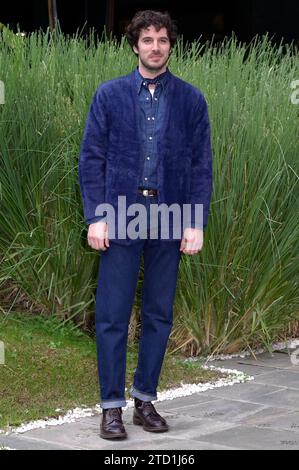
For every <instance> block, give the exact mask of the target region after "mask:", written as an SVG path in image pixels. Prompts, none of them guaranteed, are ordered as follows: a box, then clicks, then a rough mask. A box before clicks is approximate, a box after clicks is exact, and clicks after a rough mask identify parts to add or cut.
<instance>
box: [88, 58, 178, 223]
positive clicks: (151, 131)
mask: <svg viewBox="0 0 299 470" xmlns="http://www.w3.org/2000/svg"><path fill="white" fill-rule="evenodd" d="M166 71H167V74H166V75H164V76H163V77H162V79H161V81H160V82H158V83H157V85H156V86H155V89H154V93H153V95H152V93H151V92H150V91H149V88H148V86H147V85H146V83H145V82H144V79H143V77H142V75H141V74H140V72H139V68H138V66H137V67H136V69H135V70H134V73H135V79H136V92H137V94H138V100H139V103H140V108H141V110H142V113H141V114H142V122H141V136H142V142H141V148H142V154H143V158H144V160H143V171H142V175H141V179H140V181H139V186H141V187H143V188H150V189H157V165H158V157H159V156H158V154H157V140H158V134H159V132H160V129H161V126H162V124H163V119H164V115H165V88H166V86H167V81H168V72H169V70H168V67H166ZM152 91H153V90H152ZM99 220H102V221H103V222H106V221H107V217H106V215H103V216H97V217H94V218H93V219H92V220H91V221H90V223H94V222H98V221H99Z"/></svg>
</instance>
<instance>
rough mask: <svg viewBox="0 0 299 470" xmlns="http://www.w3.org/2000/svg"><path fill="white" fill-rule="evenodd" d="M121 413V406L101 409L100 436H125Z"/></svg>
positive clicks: (105, 437) (110, 437)
mask: <svg viewBox="0 0 299 470" xmlns="http://www.w3.org/2000/svg"><path fill="white" fill-rule="evenodd" d="M121 415H122V409H121V408H108V409H103V417H102V422H101V431H100V436H101V437H102V438H103V439H117V438H120V439H124V438H126V437H127V433H126V430H125V428H124V425H123V422H122V416H121Z"/></svg>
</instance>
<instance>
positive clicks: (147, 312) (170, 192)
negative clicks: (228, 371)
mask: <svg viewBox="0 0 299 470" xmlns="http://www.w3.org/2000/svg"><path fill="white" fill-rule="evenodd" d="M126 37H127V39H128V41H129V44H130V45H131V47H132V49H133V51H134V53H135V54H136V55H137V56H138V66H137V67H136V69H135V70H134V71H133V72H132V73H130V74H128V75H125V76H121V77H119V78H115V79H112V80H108V81H107V82H105V83H103V84H101V85H100V86H99V87H98V89H97V91H96V93H95V95H94V97H93V100H92V103H91V107H90V110H89V114H88V117H87V122H86V127H85V133H84V137H83V141H82V146H81V153H80V159H79V181H80V187H81V193H82V199H83V207H84V214H85V220H86V223H87V224H89V228H88V244H89V245H90V246H91V247H92V248H94V249H96V250H101V251H102V253H101V257H100V258H101V259H100V266H99V276H98V287H97V293H96V341H97V354H98V370H99V383H100V392H101V399H100V403H101V407H102V409H103V415H102V422H101V433H100V435H101V437H103V438H107V439H114V438H125V437H127V433H126V430H125V428H124V425H123V422H122V407H124V406H125V405H126V399H125V374H126V348H127V335H128V325H129V320H130V315H131V310H132V306H133V302H134V296H135V290H136V284H137V280H138V272H139V267H140V262H141V257H142V255H143V260H144V278H143V286H142V306H141V333H140V344H139V358H138V365H137V368H136V371H135V376H134V382H133V386H132V388H131V389H130V394H131V396H132V397H134V405H135V407H134V415H133V423H134V424H136V425H142V426H143V429H144V430H145V431H149V432H164V431H167V430H168V424H167V422H166V420H165V419H164V418H163V417H162V416H161V415H160V414H158V412H157V411H156V409H155V407H154V405H153V404H152V401H154V400H156V399H157V391H156V390H157V385H158V381H159V375H160V371H161V367H162V363H163V359H164V355H165V351H166V347H167V341H168V338H169V335H170V331H171V327H172V321H173V302H174V297H175V290H176V281H177V273H178V268H179V262H180V258H181V254H182V253H184V254H189V255H194V254H195V253H198V252H199V251H200V250H201V249H202V246H203V233H204V229H205V227H206V226H207V218H208V212H209V205H210V198H211V192H212V156H211V145H210V126H209V118H208V111H207V104H206V101H205V98H204V96H203V94H202V93H201V92H200V90H198V89H197V88H195V87H194V86H192V85H191V84H189V83H187V82H185V81H183V80H181V79H179V78H178V77H176V76H175V75H173V74H172V73H171V72H170V71H169V69H168V67H167V66H166V64H167V61H168V59H169V56H170V54H171V49H172V47H173V45H174V44H175V41H176V38H177V28H176V26H175V24H174V21H173V20H172V19H171V18H170V16H169V14H168V13H167V12H166V13H161V12H157V11H151V10H146V11H141V12H138V13H136V14H135V16H134V18H133V19H132V21H131V23H130V24H129V25H128V26H127V28H126ZM119 196H123V197H124V196H125V197H126V202H127V203H128V205H129V206H130V205H133V204H136V203H138V204H140V205H141V206H142V207H143V208H145V211H146V218H145V220H144V219H143V221H142V225H143V227H142V229H143V232H142V233H143V236H142V237H141V238H140V237H139V238H138V237H137V238H135V237H130V236H125V237H121V236H120V230H119V227H120V226H119V223H120V221H121V219H122V215H120V214H118V215H117V219H109V217H108V220H107V211H106V214H104V212H103V211H102V212H101V211H100V212H101V213H99V211H98V207H99V206H100V205H101V204H103V203H105V204H106V205H107V204H108V205H109V204H110V205H111V206H112V207H113V208H115V209H118V208H119V205H120V204H118V202H119V199H118V198H119ZM160 204H161V205H163V204H166V205H167V206H168V207H169V206H170V205H171V204H177V205H178V206H179V207H180V208H182V206H183V204H186V205H187V204H189V206H190V216H189V218H188V223H187V225H186V223H185V224H183V233H182V234H181V235H180V236H179V237H177V238H176V237H175V236H174V235H173V232H171V234H170V235H169V237H168V238H165V237H164V236H162V232H161V219H159V221H158V222H156V226H155V224H154V223H153V221H152V219H151V217H150V215H151V214H150V209H151V207H152V206H154V205H156V206H157V205H160ZM196 206H200V207H201V208H203V213H202V220H198V218H197V217H196V213H197V212H196ZM159 207H160V206H159ZM122 220H123V219H122ZM128 220H130V218H129V217H128V218H127V219H126V223H127V222H128ZM170 225H171V223H170ZM149 226H150V229H148V227H149ZM153 226H154V228H155V229H156V230H157V232H155V233H156V236H155V237H151V233H152V232H151V231H150V230H151V229H152V228H153ZM173 226H174V222H172V226H171V228H173ZM126 227H127V225H126ZM114 229H115V231H116V232H117V230H118V232H117V234H116V236H114V237H113V238H111V233H112V232H114ZM157 234H158V235H157ZM144 235H145V236H144ZM110 238H111V239H110Z"/></svg>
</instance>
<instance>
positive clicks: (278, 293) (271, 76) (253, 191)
mask: <svg viewBox="0 0 299 470" xmlns="http://www.w3.org/2000/svg"><path fill="white" fill-rule="evenodd" d="M135 66H136V58H135V55H134V54H133V53H132V51H131V50H130V48H129V46H128V44H127V43H126V42H125V40H124V39H123V40H122V41H121V42H120V43H117V42H116V41H115V40H111V39H110V40H108V39H107V38H104V39H103V40H102V41H100V42H98V41H96V39H95V37H94V35H93V33H92V32H91V33H90V36H89V37H88V38H87V39H84V38H82V37H80V36H79V35H77V36H74V37H69V36H67V37H65V36H64V35H63V34H62V33H61V32H57V33H55V34H52V35H51V33H42V32H36V33H32V34H30V35H28V36H26V37H19V36H15V35H13V34H12V33H10V32H9V31H8V30H4V31H3V33H2V38H1V42H0V80H2V81H3V82H4V83H5V101H6V102H5V104H4V105H0V204H1V211H0V257H1V258H0V259H1V265H0V282H1V284H2V287H4V286H5V285H6V282H7V281H13V282H14V284H17V285H18V286H19V287H20V288H21V290H22V292H23V293H25V294H26V295H27V296H28V298H29V299H31V300H32V301H34V302H36V303H37V304H38V305H39V306H40V308H41V310H43V311H44V312H46V313H48V314H58V315H59V316H60V317H61V318H62V319H63V320H65V321H68V320H69V319H73V320H75V322H76V323H82V324H86V323H87V322H89V321H90V319H92V316H93V313H94V301H95V289H96V281H97V270H98V261H99V253H98V252H96V251H94V250H92V249H90V248H89V247H88V245H87V242H86V233H87V232H86V226H85V224H84V219H83V213H82V204H81V196H80V192H79V186H78V180H77V174H78V155H79V148H80V144H81V139H82V134H83V128H84V124H85V119H86V113H87V111H88V107H89V105H90V101H91V98H92V95H93V93H94V91H95V89H96V87H97V86H98V85H99V84H100V83H101V82H102V81H105V80H108V79H110V78H113V77H116V76H119V75H124V74H126V73H129V72H130V71H131V70H132V69H133V68H134V67H135ZM169 68H170V70H171V71H172V72H173V73H174V74H176V75H178V76H179V77H181V78H183V79H184V80H187V81H189V82H190V83H192V84H194V85H195V86H197V87H199V88H200V89H201V90H202V91H203V92H204V94H205V96H206V98H207V101H208V104H209V113H210V119H211V126H212V145H213V154H214V161H213V172H214V192H213V197H212V203H211V214H210V218H209V225H208V230H207V232H206V234H205V241H204V249H203V251H202V252H201V253H199V254H197V255H195V256H193V257H190V256H187V255H183V259H182V263H181V269H180V276H179V283H178V290H177V297H176V305H175V325H174V329H173V334H172V343H171V344H172V347H173V348H174V349H176V348H182V349H183V350H186V351H188V352H190V351H191V352H193V353H198V352H205V353H206V352H209V353H211V352H213V351H214V352H216V351H217V352H223V351H234V350H237V349H240V348H242V347H244V346H253V345H255V344H269V343H270V342H271V341H272V340H273V339H276V338H279V337H281V335H282V334H283V333H284V332H285V331H286V328H289V324H290V322H291V324H292V322H293V321H296V320H298V317H299V294H298V280H299V269H298V261H299V255H298V249H299V236H298V235H299V218H298V208H299V207H298V205H299V197H298V196H299V182H298V174H299V168H298V166H299V165H298V110H299V107H298V106H296V105H293V104H292V103H291V100H290V94H291V91H292V90H291V88H290V83H291V81H293V80H295V79H298V78H299V67H298V56H296V54H295V53H294V51H293V50H292V48H291V47H289V48H288V47H287V46H273V45H271V41H270V40H269V39H268V37H267V36H265V37H263V38H261V39H259V40H256V41H254V42H252V43H251V44H250V45H248V46H245V45H243V44H239V43H238V42H237V40H236V39H235V38H234V37H233V38H232V39H230V40H227V41H225V42H224V43H222V44H220V45H218V46H213V45H209V44H201V43H200V40H199V41H197V42H193V43H192V44H190V45H189V47H188V48H185V47H184V46H183V43H182V41H179V42H178V43H177V46H176V47H175V48H174V50H173V53H172V55H171V58H170V62H169ZM138 292H139V290H138ZM138 295H139V294H138ZM138 295H137V297H136V302H137V304H138V302H139V300H140V299H139V297H138ZM7 307H8V306H6V305H5V306H2V308H5V309H7ZM288 331H289V333H292V332H293V333H294V330H293V331H292V330H290V329H289V330H288Z"/></svg>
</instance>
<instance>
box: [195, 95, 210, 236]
mask: <svg viewBox="0 0 299 470" xmlns="http://www.w3.org/2000/svg"><path fill="white" fill-rule="evenodd" d="M212 190H213V176H212V149H211V132H210V122H209V115H208V106H207V102H206V100H205V98H204V96H203V95H201V96H200V99H199V102H198V103H197V106H196V110H195V118H194V134H193V145H192V164H191V187H190V203H191V227H192V228H201V229H203V230H204V229H205V228H206V227H207V224H208V214H209V208H210V201H211V194H212ZM196 204H202V205H203V212H202V215H203V217H202V220H200V221H199V223H198V222H197V221H196V220H195V205H196Z"/></svg>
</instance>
